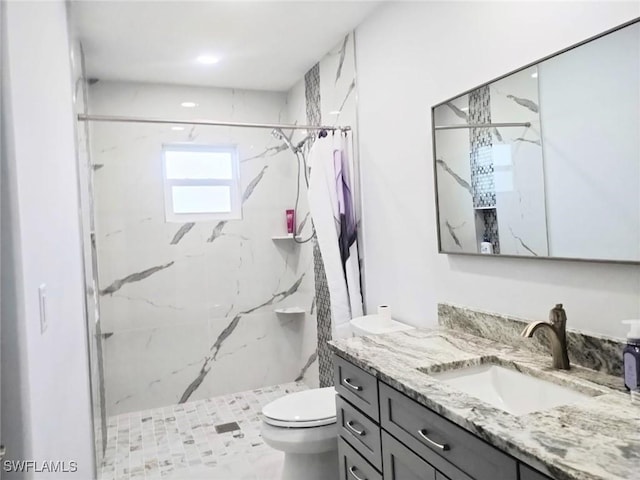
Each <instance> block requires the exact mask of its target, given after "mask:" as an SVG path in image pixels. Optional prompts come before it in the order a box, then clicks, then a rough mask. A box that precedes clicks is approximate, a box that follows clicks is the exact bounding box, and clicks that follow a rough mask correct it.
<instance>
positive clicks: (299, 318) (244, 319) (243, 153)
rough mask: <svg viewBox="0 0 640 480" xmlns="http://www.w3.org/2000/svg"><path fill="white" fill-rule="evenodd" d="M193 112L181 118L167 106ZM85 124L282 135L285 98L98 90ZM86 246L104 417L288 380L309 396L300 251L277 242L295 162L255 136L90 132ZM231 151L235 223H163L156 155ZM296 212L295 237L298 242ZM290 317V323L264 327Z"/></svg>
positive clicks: (306, 230) (269, 139)
mask: <svg viewBox="0 0 640 480" xmlns="http://www.w3.org/2000/svg"><path fill="white" fill-rule="evenodd" d="M184 101H193V102H196V103H198V105H199V106H198V108H197V109H194V110H197V111H196V112H195V113H194V112H188V111H186V110H187V109H185V108H183V107H181V106H180V104H181V103H182V102H184ZM90 106H91V112H92V113H102V114H119V115H133V116H135V115H138V116H149V117H158V118H166V117H180V118H187V116H189V115H192V116H193V117H204V118H215V119H224V120H229V121H237V122H243V121H244V122H247V121H251V122H269V123H274V122H282V123H284V122H286V95H285V94H281V93H268V92H247V91H238V90H222V89H206V88H186V87H174V86H160V85H140V84H124V83H108V82H98V83H96V84H95V85H93V86H92V87H91V90H90ZM91 140H92V142H91V144H92V154H93V156H92V158H93V168H94V176H95V202H96V244H97V251H98V263H99V265H98V267H99V294H100V306H101V316H102V327H103V328H102V332H103V348H104V357H105V384H106V404H107V413H108V414H109V415H115V414H120V413H125V412H132V411H137V410H144V409H149V408H155V407H161V406H165V405H171V404H176V403H183V402H186V401H188V400H197V399H202V398H207V397H211V396H215V395H221V394H227V393H231V392H237V391H243V390H248V389H253V388H259V387H262V386H266V385H272V384H279V383H283V382H288V381H293V380H296V379H297V380H306V379H307V374H309V377H310V378H309V382H310V384H311V385H313V384H314V382H315V381H314V379H313V377H314V374H313V370H314V369H315V368H317V367H316V366H315V364H314V359H315V356H316V353H315V350H316V324H315V323H316V320H315V311H314V300H313V299H314V282H313V270H312V265H313V258H312V253H311V245H310V244H303V245H298V244H295V243H294V242H293V241H292V240H276V241H274V240H272V236H274V235H282V234H284V233H285V232H286V223H285V210H286V209H288V208H293V205H294V203H295V194H296V175H297V165H296V157H295V155H294V154H293V153H291V151H290V150H288V149H287V148H286V147H285V146H284V144H283V143H282V142H281V141H278V140H276V139H275V138H274V137H273V136H272V135H271V133H270V131H269V130H263V129H244V128H237V127H236V128H228V127H188V128H185V129H184V130H173V129H172V128H171V126H170V125H137V124H122V123H113V124H106V123H93V124H92V125H91ZM172 143H195V144H205V145H216V144H235V145H237V147H238V150H239V156H240V177H241V187H242V191H243V219H242V220H240V221H219V222H215V221H214V222H201V223H184V224H180V223H167V222H165V220H164V205H163V184H162V166H161V163H160V162H161V157H160V152H161V148H162V146H163V145H164V144H172ZM307 212H308V210H307V207H306V199H305V198H304V196H302V197H301V199H300V204H299V208H298V225H299V229H300V232H299V233H300V234H301V235H303V236H308V235H310V233H311V224H310V222H309V221H308V218H307ZM292 306H299V307H302V308H303V309H304V311H305V313H304V314H300V315H283V314H278V313H276V312H275V311H274V309H276V308H279V307H292Z"/></svg>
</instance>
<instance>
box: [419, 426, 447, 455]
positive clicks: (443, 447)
mask: <svg viewBox="0 0 640 480" xmlns="http://www.w3.org/2000/svg"><path fill="white" fill-rule="evenodd" d="M418 435H420V436H421V437H422V438H423V439H424V440H425V441H426V442H427V443H429V444H430V445H433V446H434V447H436V448H439V449H440V450H449V445H447V444H446V443H438V442H434V441H433V440H431V439H430V438H429V437H427V431H426V430H425V429H420V430H418Z"/></svg>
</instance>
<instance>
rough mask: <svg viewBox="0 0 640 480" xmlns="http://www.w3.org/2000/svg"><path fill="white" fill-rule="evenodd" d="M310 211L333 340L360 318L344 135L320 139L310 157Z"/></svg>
mask: <svg viewBox="0 0 640 480" xmlns="http://www.w3.org/2000/svg"><path fill="white" fill-rule="evenodd" d="M309 166H310V167H311V174H310V179H309V209H310V211H311V218H312V219H313V224H314V227H315V230H316V235H317V239H318V246H319V247H320V252H321V253H322V259H323V262H324V267H325V271H326V276H327V283H328V285H329V296H330V299H331V328H332V335H333V338H345V337H349V336H351V328H350V325H349V320H351V319H352V318H355V317H359V316H361V315H362V293H361V291H360V266H359V263H358V245H357V241H356V237H357V225H356V218H355V211H354V207H353V197H352V190H351V176H350V168H349V157H348V154H347V141H346V136H345V135H338V136H337V137H336V136H327V137H325V138H318V139H316V141H315V143H314V145H313V148H312V149H311V152H310V155H309Z"/></svg>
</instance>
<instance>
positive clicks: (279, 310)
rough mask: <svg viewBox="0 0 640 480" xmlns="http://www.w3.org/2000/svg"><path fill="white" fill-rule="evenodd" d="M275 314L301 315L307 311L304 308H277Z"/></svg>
mask: <svg viewBox="0 0 640 480" xmlns="http://www.w3.org/2000/svg"><path fill="white" fill-rule="evenodd" d="M274 312H276V313H280V314H282V315H300V314H302V313H305V309H304V308H302V307H287V308H276V309H275V310H274Z"/></svg>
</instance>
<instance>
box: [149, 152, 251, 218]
mask: <svg viewBox="0 0 640 480" xmlns="http://www.w3.org/2000/svg"><path fill="white" fill-rule="evenodd" d="M168 151H171V152H211V153H229V154H230V155H231V178H230V179H224V178H201V179H188V178H180V179H172V178H167V159H166V152H168ZM161 157H162V160H161V161H162V183H163V191H164V215H165V221H166V222H167V223H184V222H214V221H220V220H241V219H242V193H241V190H240V162H239V160H238V146H237V145H235V144H216V145H203V144H198V145H194V144H192V143H188V144H184V143H171V144H163V145H162V155H161ZM191 186H193V187H197V186H205V187H215V186H226V187H230V196H231V211H230V212H203V213H176V212H175V210H174V208H173V194H172V187H191Z"/></svg>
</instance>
